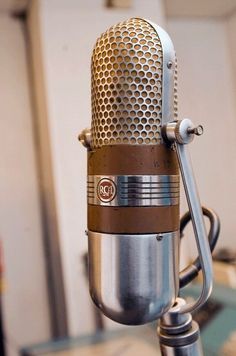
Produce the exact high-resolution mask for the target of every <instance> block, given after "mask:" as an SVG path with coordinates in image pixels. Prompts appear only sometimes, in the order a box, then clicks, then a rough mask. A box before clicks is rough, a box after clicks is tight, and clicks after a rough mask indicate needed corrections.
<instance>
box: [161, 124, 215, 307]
mask: <svg viewBox="0 0 236 356" xmlns="http://www.w3.org/2000/svg"><path fill="white" fill-rule="evenodd" d="M164 129H165V135H166V137H167V139H169V141H170V142H174V145H175V148H176V152H177V156H178V161H179V166H180V171H181V175H182V180H183V184H184V189H185V194H186V197H187V201H188V206H189V210H190V213H191V217H192V224H193V229H194V234H195V239H196V243H197V248H198V253H199V259H200V263H201V266H202V274H203V288H202V293H201V295H200V297H199V298H198V300H197V301H195V302H193V303H191V304H187V305H185V306H183V307H182V308H181V309H180V312H181V313H187V312H191V311H193V310H195V309H197V308H199V307H200V306H201V305H202V304H204V303H205V302H206V300H207V299H208V298H209V296H210V294H211V290H212V281H213V271H212V257H211V252H210V247H209V242H208V239H207V233H206V227H205V223H204V220H203V214H202V208H201V205H200V199H199V196H198V191H197V185H196V182H195V178H194V173H193V169H192V166H191V160H190V157H189V156H188V151H187V148H186V146H185V144H186V143H188V142H191V141H192V139H193V137H194V133H195V132H194V125H193V124H192V122H191V121H190V120H189V119H184V120H182V121H180V122H174V123H170V124H167V125H166V127H165V128H164ZM201 131H202V130H201Z"/></svg>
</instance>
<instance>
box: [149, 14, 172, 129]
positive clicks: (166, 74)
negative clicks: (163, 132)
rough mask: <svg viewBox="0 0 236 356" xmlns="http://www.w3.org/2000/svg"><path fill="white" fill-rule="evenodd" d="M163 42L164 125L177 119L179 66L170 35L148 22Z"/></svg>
mask: <svg viewBox="0 0 236 356" xmlns="http://www.w3.org/2000/svg"><path fill="white" fill-rule="evenodd" d="M146 21H147V22H148V23H149V24H150V25H151V26H152V27H153V28H154V30H155V31H156V33H157V34H158V36H159V39H160V41H161V46H162V54H163V65H162V125H165V124H167V123H168V122H170V121H173V120H174V119H175V118H177V65H176V56H175V49H174V46H173V42H172V41H171V38H170V37H169V35H168V33H167V32H166V31H164V30H163V28H161V27H160V26H157V25H156V24H155V23H153V22H151V21H149V20H146Z"/></svg>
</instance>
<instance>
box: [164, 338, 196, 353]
mask: <svg viewBox="0 0 236 356" xmlns="http://www.w3.org/2000/svg"><path fill="white" fill-rule="evenodd" d="M160 348H161V354H162V356H203V351H202V344H201V341H200V339H198V340H196V341H195V342H194V343H192V344H190V345H185V346H179V347H171V346H167V345H163V344H161V345H160Z"/></svg>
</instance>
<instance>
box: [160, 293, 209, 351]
mask: <svg viewBox="0 0 236 356" xmlns="http://www.w3.org/2000/svg"><path fill="white" fill-rule="evenodd" d="M184 305H186V301H185V300H184V299H182V298H177V299H176V302H175V304H174V306H173V307H172V308H171V309H170V310H169V311H168V312H167V313H166V314H165V315H164V316H163V317H162V318H161V321H160V324H159V327H158V329H157V334H158V336H159V341H160V348H161V352H162V355H163V356H202V355H203V353H202V346H201V342H200V331H199V327H198V324H197V323H196V322H195V321H193V320H192V316H191V314H190V313H184V314H181V313H180V311H181V308H182V307H183V306H184Z"/></svg>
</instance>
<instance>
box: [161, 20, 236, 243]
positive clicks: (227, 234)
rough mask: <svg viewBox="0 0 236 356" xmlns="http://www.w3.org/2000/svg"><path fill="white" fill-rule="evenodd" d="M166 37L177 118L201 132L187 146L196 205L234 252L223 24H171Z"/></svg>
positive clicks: (233, 121) (232, 154)
mask: <svg viewBox="0 0 236 356" xmlns="http://www.w3.org/2000/svg"><path fill="white" fill-rule="evenodd" d="M168 31H169V33H170V35H171V37H172V39H173V42H174V44H175V48H176V52H177V57H178V69H179V71H178V93H179V118H180V119H181V118H183V117H189V118H191V119H192V120H193V122H194V123H195V124H199V123H200V124H202V125H203V126H204V129H205V130H204V135H203V136H201V137H199V138H197V137H196V138H195V141H194V142H193V143H192V144H191V145H190V146H189V149H190V151H191V155H192V161H193V166H194V170H195V173H196V179H197V183H198V187H199V193H200V196H201V200H202V203H203V204H204V205H206V206H209V207H212V208H213V209H215V210H216V212H217V213H218V214H219V216H220V219H221V223H222V228H221V236H220V240H219V244H218V246H227V247H229V248H234V249H236V239H235V233H236V222H235V211H236V199H235V197H236V185H235V181H236V110H235V108H236V107H235V93H234V85H235V76H234V75H233V67H232V62H231V52H230V48H229V42H228V37H227V28H226V23H225V21H224V20H223V19H222V20H214V19H204V20H203V19H202V20H201V19H196V20H195V19H181V18H180V19H174V18H171V19H169V20H168ZM232 36H233V32H232ZM234 40H235V38H234ZM235 63H236V62H235Z"/></svg>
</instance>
